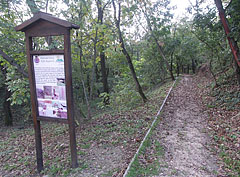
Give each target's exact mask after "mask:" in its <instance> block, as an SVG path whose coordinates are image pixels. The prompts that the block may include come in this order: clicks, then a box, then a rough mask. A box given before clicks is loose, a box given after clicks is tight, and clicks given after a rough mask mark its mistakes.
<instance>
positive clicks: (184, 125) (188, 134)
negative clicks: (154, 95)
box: [156, 76, 218, 177]
mask: <svg viewBox="0 0 240 177" xmlns="http://www.w3.org/2000/svg"><path fill="white" fill-rule="evenodd" d="M195 89H197V83H196V81H195V80H194V78H193V77H191V76H184V77H183V78H182V79H181V81H180V82H179V83H178V85H177V87H176V88H175V89H174V90H173V92H172V93H171V96H170V98H169V100H168V102H167V104H166V106H165V108H164V111H163V114H162V116H161V117H162V118H163V120H162V121H160V124H159V126H158V127H157V136H156V138H158V139H159V142H161V144H162V145H163V147H164V150H165V154H164V156H163V157H162V158H160V159H161V160H160V174H159V176H161V177H162V176H188V177H190V176H194V177H207V176H217V170H218V167H217V163H216V158H215V157H214V155H213V153H212V152H211V151H210V150H211V148H209V142H210V139H209V136H208V134H207V133H206V130H207V124H206V118H207V115H206V114H205V113H204V111H203V109H202V106H201V100H200V99H198V97H197V94H196V90H195Z"/></svg>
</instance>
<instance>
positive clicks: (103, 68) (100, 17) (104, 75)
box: [96, 0, 109, 104]
mask: <svg viewBox="0 0 240 177" xmlns="http://www.w3.org/2000/svg"><path fill="white" fill-rule="evenodd" d="M96 4H97V8H98V22H99V24H100V25H102V24H103V12H104V8H105V7H106V5H107V4H105V5H104V6H102V2H101V1H99V0H97V1H96ZM100 37H101V38H102V40H103V39H104V32H101V33H100ZM105 61H106V60H105V53H104V46H103V45H100V64H101V73H102V84H103V92H105V93H109V87H108V80H107V77H108V75H107V70H106V62H105ZM104 103H105V104H109V96H107V97H104Z"/></svg>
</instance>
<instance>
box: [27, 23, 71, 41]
mask: <svg viewBox="0 0 240 177" xmlns="http://www.w3.org/2000/svg"><path fill="white" fill-rule="evenodd" d="M68 30H69V29H68V28H64V27H62V26H60V25H56V24H54V23H51V22H48V21H44V20H39V21H38V22H37V23H35V24H31V25H30V26H29V28H27V29H26V31H25V33H26V34H27V35H28V36H30V37H44V36H58V35H64V34H66V33H67V31H68Z"/></svg>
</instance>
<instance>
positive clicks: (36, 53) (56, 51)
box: [30, 49, 64, 55]
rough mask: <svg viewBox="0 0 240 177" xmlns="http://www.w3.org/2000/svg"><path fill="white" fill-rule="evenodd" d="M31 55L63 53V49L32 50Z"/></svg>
mask: <svg viewBox="0 0 240 177" xmlns="http://www.w3.org/2000/svg"><path fill="white" fill-rule="evenodd" d="M30 54H31V55H51V54H53V55H56V54H64V50H56V49H54V50H33V51H30Z"/></svg>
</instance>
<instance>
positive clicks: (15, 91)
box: [6, 67, 30, 105]
mask: <svg viewBox="0 0 240 177" xmlns="http://www.w3.org/2000/svg"><path fill="white" fill-rule="evenodd" d="M16 74H17V73H16V71H15V70H14V69H13V68H11V67H9V68H8V72H7V83H6V84H7V86H8V89H9V91H11V93H12V95H11V98H10V100H11V104H12V105H14V104H17V105H22V104H28V103H29V101H30V91H29V82H28V79H26V78H24V79H20V78H16Z"/></svg>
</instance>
